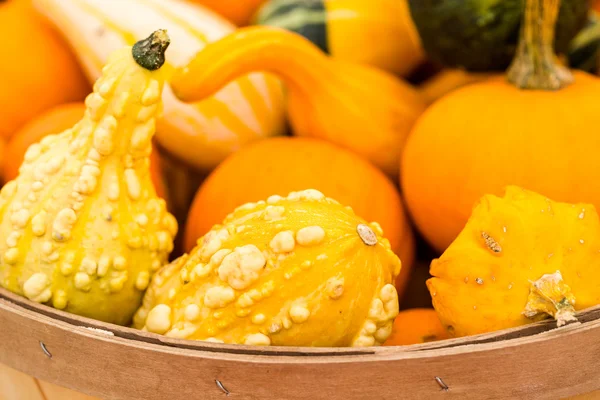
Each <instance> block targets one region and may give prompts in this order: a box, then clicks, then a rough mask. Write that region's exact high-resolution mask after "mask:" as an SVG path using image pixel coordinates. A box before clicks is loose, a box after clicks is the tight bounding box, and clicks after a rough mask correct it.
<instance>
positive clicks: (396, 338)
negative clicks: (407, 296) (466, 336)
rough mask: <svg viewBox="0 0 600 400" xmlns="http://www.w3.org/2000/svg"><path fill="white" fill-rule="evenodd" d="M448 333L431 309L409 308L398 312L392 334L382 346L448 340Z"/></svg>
mask: <svg viewBox="0 0 600 400" xmlns="http://www.w3.org/2000/svg"><path fill="white" fill-rule="evenodd" d="M448 337H449V336H448V332H447V331H446V328H444V326H443V325H442V323H441V322H440V319H439V318H438V315H437V313H436V312H435V310H434V309H433V308H411V309H409V310H404V311H400V313H399V314H398V316H397V317H396V319H395V320H394V325H393V327H392V334H391V335H390V337H389V338H388V339H387V340H386V341H385V343H384V344H383V345H384V346H404V345H409V344H419V343H427V342H433V341H437V340H444V339H448Z"/></svg>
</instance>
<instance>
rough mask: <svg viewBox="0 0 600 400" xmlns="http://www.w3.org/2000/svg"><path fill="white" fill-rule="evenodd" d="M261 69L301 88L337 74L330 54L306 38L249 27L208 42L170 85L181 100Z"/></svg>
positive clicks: (199, 96)
mask: <svg viewBox="0 0 600 400" xmlns="http://www.w3.org/2000/svg"><path fill="white" fill-rule="evenodd" d="M208 60H210V62H207V61H208ZM256 71H265V72H270V73H273V74H275V75H277V76H278V77H279V78H281V79H282V80H283V81H284V82H285V83H286V84H287V86H288V87H289V88H290V89H291V90H299V91H303V90H304V91H306V90H311V89H312V88H314V87H322V86H324V85H326V84H327V81H328V80H330V79H331V78H332V76H334V74H332V72H331V69H330V67H329V58H328V57H327V56H326V55H325V54H324V53H322V52H321V51H320V50H319V49H318V48H317V47H316V46H315V45H313V44H312V43H311V42H310V41H309V40H307V39H305V38H304V37H302V36H300V35H298V34H295V33H292V32H288V31H285V30H283V29H279V28H271V27H247V28H241V29H238V30H237V31H235V32H234V33H232V34H230V35H228V36H226V37H224V38H222V39H220V40H219V41H217V42H214V43H211V44H209V45H207V46H206V48H204V50H202V52H200V53H198V54H197V56H196V57H195V58H194V59H192V61H191V62H190V63H189V64H188V65H187V66H186V67H184V68H181V69H179V70H178V71H176V72H175V74H174V76H173V79H172V81H171V85H172V88H173V90H174V92H175V94H176V96H177V97H179V98H180V99H182V100H184V101H188V102H189V101H199V100H202V99H204V98H206V97H208V96H210V95H212V94H214V93H215V92H217V91H218V90H219V89H221V88H222V87H223V86H225V85H227V84H228V83H229V82H231V81H232V80H234V79H236V78H239V77H240V76H242V75H245V74H247V73H251V72H256Z"/></svg>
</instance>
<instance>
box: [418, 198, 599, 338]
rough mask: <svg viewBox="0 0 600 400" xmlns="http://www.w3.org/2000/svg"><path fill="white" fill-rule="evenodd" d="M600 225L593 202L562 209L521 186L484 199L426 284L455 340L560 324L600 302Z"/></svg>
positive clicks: (433, 266) (434, 266) (566, 205)
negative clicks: (551, 322) (546, 323)
mask: <svg viewBox="0 0 600 400" xmlns="http://www.w3.org/2000/svg"><path fill="white" fill-rule="evenodd" d="M598 271H600V220H599V218H598V213H597V212H596V209H595V207H594V206H593V205H591V204H569V203H560V202H556V201H553V200H552V199H549V198H547V197H546V196H544V195H542V194H540V193H535V192H532V191H529V190H525V189H523V188H520V187H516V186H509V187H507V188H506V193H505V194H504V196H503V197H501V198H500V197H497V196H494V195H485V196H483V197H482V198H481V199H480V201H479V202H478V204H477V205H476V206H475V208H474V209H473V212H472V215H471V217H470V218H469V221H468V222H467V224H466V226H465V228H464V229H463V230H462V231H461V232H460V234H459V235H458V237H457V238H456V240H454V242H452V244H451V245H450V246H449V247H448V249H447V250H446V251H445V252H444V254H442V256H441V257H440V258H439V259H437V260H434V261H433V262H432V263H431V269H430V272H431V275H432V276H433V278H431V279H429V280H428V281H427V286H428V288H429V291H430V293H431V296H432V299H433V306H434V307H435V309H436V310H437V312H438V315H439V316H440V319H441V321H442V323H443V324H444V326H446V327H447V328H448V331H449V334H450V335H451V336H456V337H458V336H467V335H474V334H479V333H485V332H491V331H496V330H499V329H505V328H511V327H516V326H520V325H524V324H529V323H531V322H534V321H538V320H541V319H546V318H549V317H550V318H554V319H556V321H557V325H558V326H562V325H564V324H566V323H569V322H573V321H575V320H576V319H577V318H576V315H575V311H578V310H582V309H585V308H588V307H592V306H595V305H597V304H600V281H599V280H598Z"/></svg>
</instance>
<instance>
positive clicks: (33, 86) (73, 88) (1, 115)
mask: <svg viewBox="0 0 600 400" xmlns="http://www.w3.org/2000/svg"><path fill="white" fill-rule="evenodd" d="M0 37H1V38H3V40H2V54H4V55H5V57H3V61H2V62H0V77H1V78H0V82H1V84H0V86H1V89H0V136H2V137H4V138H7V139H8V138H10V137H11V136H12V135H13V134H14V133H15V132H16V131H17V130H18V129H19V128H20V127H21V126H23V125H24V124H25V123H26V122H27V121H29V120H30V119H31V118H33V117H35V116H36V115H38V114H39V113H41V112H43V111H45V110H47V109H49V108H51V107H53V106H55V105H58V104H62V103H66V102H71V101H83V99H84V98H85V96H86V95H87V94H88V93H89V91H90V87H89V84H88V83H87V80H86V79H85V76H84V74H83V72H82V71H81V69H80V67H79V64H78V63H77V60H76V58H75V56H74V55H73V54H72V53H71V51H70V49H69V48H68V46H67V45H66V44H65V43H64V42H63V41H62V40H61V39H60V37H59V35H58V34H57V33H56V32H55V31H54V30H53V29H52V28H51V27H50V26H49V25H48V24H46V22H45V21H44V20H43V19H42V18H41V17H40V16H38V14H37V13H36V11H35V9H33V6H32V5H31V2H30V1H18V0H12V1H11V0H9V1H6V2H2V1H0Z"/></svg>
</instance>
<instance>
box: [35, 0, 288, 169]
mask: <svg viewBox="0 0 600 400" xmlns="http://www.w3.org/2000/svg"><path fill="white" fill-rule="evenodd" d="M33 1H34V3H35V5H36V6H37V8H38V9H39V10H40V12H41V13H43V14H44V15H45V16H47V17H48V18H49V19H50V20H51V21H52V22H53V23H54V25H56V27H57V28H58V29H59V30H60V31H61V33H62V34H63V35H64V37H65V38H66V40H68V41H69V42H70V44H71V45H72V47H73V48H74V49H75V51H76V53H77V55H78V57H79V59H80V61H81V63H82V64H83V66H84V68H85V71H86V73H87V75H88V77H89V79H90V81H92V82H93V81H95V80H96V79H97V78H98V77H99V76H100V75H101V70H102V66H103V65H104V64H105V62H106V60H107V57H108V55H109V54H110V53H111V52H112V51H113V50H115V49H117V48H120V47H122V46H124V45H132V44H133V43H135V42H136V41H137V40H139V39H140V38H144V37H147V36H148V35H149V34H150V33H151V32H152V31H154V30H156V29H166V30H167V32H168V33H169V36H170V37H171V39H172V44H171V46H170V47H169V49H168V51H167V60H168V62H169V63H170V64H169V65H166V66H165V67H167V68H169V69H172V68H173V67H182V66H185V65H186V63H187V62H188V61H189V60H190V59H191V58H192V57H193V56H194V55H195V54H196V53H197V52H198V51H200V50H201V49H202V48H204V46H205V45H206V44H207V43H210V42H213V41H215V40H218V39H220V38H221V37H223V36H226V35H227V34H229V33H231V32H233V31H234V30H235V26H234V25H233V24H231V23H230V22H228V21H226V20H225V19H224V18H222V17H220V16H219V15H217V14H216V13H214V12H212V11H210V10H208V9H206V8H204V7H202V6H199V5H195V4H191V3H187V2H184V1H181V0H118V1H117V0H33ZM163 103H164V110H163V118H161V119H159V120H158V121H157V134H156V138H157V140H158V142H159V143H160V144H161V146H162V147H164V148H165V149H166V150H167V151H168V152H169V153H171V154H173V155H175V156H176V157H177V158H178V159H180V160H182V161H184V162H185V163H188V164H189V165H191V166H192V167H194V168H196V169H198V170H201V171H202V170H209V169H211V168H213V167H214V166H216V165H217V164H218V163H219V162H220V161H222V160H223V159H224V158H225V157H226V156H227V155H229V154H230V153H231V152H233V151H236V150H237V149H239V148H240V147H241V146H243V145H244V144H245V143H248V142H251V141H253V140H256V139H258V138H261V137H268V136H275V135H279V134H282V133H283V132H284V129H285V115H284V108H283V91H282V86H281V84H280V82H279V81H278V80H276V79H275V78H274V77H269V76H267V75H265V74H262V73H253V74H250V75H245V76H244V77H241V78H240V79H237V80H236V81H234V82H232V83H231V84H229V85H227V86H226V87H224V88H223V89H222V90H220V91H219V92H218V93H216V94H215V95H214V96H212V97H210V98H209V99H207V100H206V101H203V102H201V103H193V104H186V103H183V102H181V101H179V100H177V99H176V98H175V96H174V95H173V93H172V91H171V90H170V87H169V85H165V89H164V93H163Z"/></svg>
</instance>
